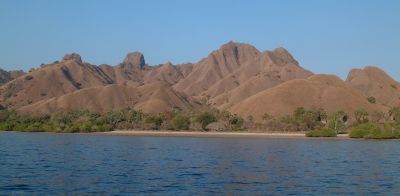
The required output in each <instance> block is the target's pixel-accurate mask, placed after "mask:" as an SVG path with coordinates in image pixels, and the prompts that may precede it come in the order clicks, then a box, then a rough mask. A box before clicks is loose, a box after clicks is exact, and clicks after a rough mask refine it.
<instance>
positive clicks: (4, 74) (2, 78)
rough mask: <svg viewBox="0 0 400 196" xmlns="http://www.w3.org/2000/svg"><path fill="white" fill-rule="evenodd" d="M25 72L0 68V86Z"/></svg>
mask: <svg viewBox="0 0 400 196" xmlns="http://www.w3.org/2000/svg"><path fill="white" fill-rule="evenodd" d="M24 74H25V72H23V71H22V70H19V71H5V70H3V69H1V68H0V86H1V85H3V84H5V83H7V82H9V81H11V80H13V79H15V78H18V77H20V76H22V75H24Z"/></svg>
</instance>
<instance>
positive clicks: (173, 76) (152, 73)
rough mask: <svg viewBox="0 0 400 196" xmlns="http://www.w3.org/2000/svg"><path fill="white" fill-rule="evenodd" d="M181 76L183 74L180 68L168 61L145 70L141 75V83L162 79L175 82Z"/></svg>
mask: <svg viewBox="0 0 400 196" xmlns="http://www.w3.org/2000/svg"><path fill="white" fill-rule="evenodd" d="M183 78H184V75H183V74H182V73H181V70H180V69H179V68H178V67H176V66H174V65H172V64H171V63H170V62H168V63H165V64H163V65H160V66H158V67H155V68H152V69H151V70H149V71H147V72H146V73H145V75H144V76H143V83H145V84H150V83H154V82H159V81H164V82H166V83H169V84H175V83H177V82H178V81H179V80H181V79H183Z"/></svg>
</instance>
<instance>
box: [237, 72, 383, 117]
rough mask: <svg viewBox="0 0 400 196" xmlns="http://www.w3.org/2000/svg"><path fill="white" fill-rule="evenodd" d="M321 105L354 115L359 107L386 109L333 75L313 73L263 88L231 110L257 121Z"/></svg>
mask: <svg viewBox="0 0 400 196" xmlns="http://www.w3.org/2000/svg"><path fill="white" fill-rule="evenodd" d="M298 107H304V108H308V109H319V108H322V109H324V110H326V111H328V112H332V111H338V110H343V111H346V112H348V113H349V114H353V113H354V111H356V110H357V109H361V108H364V109H367V110H368V111H384V110H386V109H387V108H385V107H383V106H380V105H376V104H371V103H369V102H368V101H367V99H366V97H365V96H364V95H362V94H361V93H360V92H358V91H357V90H355V89H353V88H351V87H350V86H348V85H347V84H346V83H345V82H344V81H342V80H341V79H340V78H338V77H337V76H334V75H314V76H311V77H309V78H307V79H296V80H291V81H288V82H285V83H283V84H280V85H278V86H276V87H273V88H270V89H267V90H264V91H261V92H260V93H257V94H255V95H253V96H251V97H249V98H247V99H245V100H243V101H241V102H240V103H238V104H237V105H235V106H233V107H232V108H231V109H230V110H231V111H232V112H233V113H237V114H239V115H241V116H244V117H246V116H250V115H252V116H254V118H255V119H256V120H258V121H260V120H261V118H262V115H263V114H264V113H268V114H270V115H273V116H282V115H286V114H290V113H292V112H293V111H294V110H295V109H296V108H298Z"/></svg>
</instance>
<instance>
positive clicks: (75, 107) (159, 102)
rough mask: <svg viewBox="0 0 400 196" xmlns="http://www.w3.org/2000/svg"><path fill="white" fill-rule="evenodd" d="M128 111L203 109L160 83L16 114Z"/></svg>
mask: <svg viewBox="0 0 400 196" xmlns="http://www.w3.org/2000/svg"><path fill="white" fill-rule="evenodd" d="M127 107H131V108H135V109H137V110H142V111H144V112H149V113H158V112H166V111H171V110H173V109H182V110H187V109H192V108H196V107H200V106H199V105H198V104H196V103H195V102H193V101H190V100H189V99H187V98H186V97H184V96H183V95H180V94H178V93H176V92H174V91H173V90H172V89H171V87H170V86H169V85H168V84H166V83H161V82H160V83H153V84H150V85H144V86H141V87H132V86H129V85H119V84H113V85H107V86H98V87H93V88H87V89H82V90H78V91H74V92H72V93H68V94H66V95H63V96H59V97H54V98H51V99H48V100H43V101H40V102H37V103H35V104H31V105H28V106H25V107H22V108H20V109H18V110H17V111H18V112H20V113H25V114H48V113H54V112H59V111H64V112H66V111H80V110H89V111H93V112H100V113H104V112H108V111H114V110H118V109H123V108H127Z"/></svg>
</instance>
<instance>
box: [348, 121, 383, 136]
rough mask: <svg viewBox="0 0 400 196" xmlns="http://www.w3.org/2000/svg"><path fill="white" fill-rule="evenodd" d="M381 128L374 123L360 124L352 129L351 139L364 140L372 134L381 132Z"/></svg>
mask: <svg viewBox="0 0 400 196" xmlns="http://www.w3.org/2000/svg"><path fill="white" fill-rule="evenodd" d="M379 131H380V128H379V126H378V125H377V124H374V123H365V124H359V125H357V126H355V127H353V128H352V129H351V132H350V135H349V136H350V137H351V138H364V137H366V136H367V135H369V134H370V133H371V132H379Z"/></svg>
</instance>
